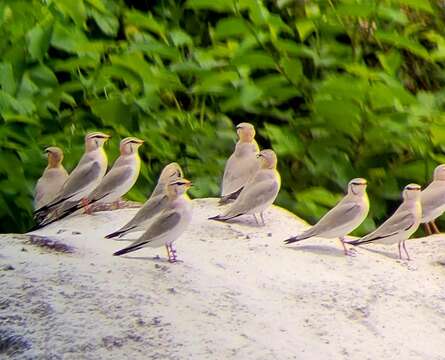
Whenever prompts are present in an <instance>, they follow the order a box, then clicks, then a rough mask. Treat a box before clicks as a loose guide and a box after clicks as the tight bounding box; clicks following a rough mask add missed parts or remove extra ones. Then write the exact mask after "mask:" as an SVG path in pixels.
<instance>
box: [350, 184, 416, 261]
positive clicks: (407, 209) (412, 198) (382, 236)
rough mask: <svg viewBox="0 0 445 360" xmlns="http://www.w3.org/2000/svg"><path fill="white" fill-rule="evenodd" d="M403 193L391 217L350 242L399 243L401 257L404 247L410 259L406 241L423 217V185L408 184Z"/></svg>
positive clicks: (356, 243) (352, 243)
mask: <svg viewBox="0 0 445 360" xmlns="http://www.w3.org/2000/svg"><path fill="white" fill-rule="evenodd" d="M402 194H403V202H402V204H401V205H400V206H399V207H398V209H397V210H396V211H395V212H394V214H393V215H392V216H391V217H390V218H388V219H387V220H386V221H385V222H384V223H383V224H382V225H380V226H379V227H378V228H377V229H376V230H374V231H373V232H371V233H370V234H368V235H366V236H363V237H362V238H360V239H357V240H354V241H350V242H348V244H351V245H362V244H368V243H371V242H375V243H381V244H386V245H391V244H395V243H397V244H398V248H399V259H402V250H401V248H402V247H403V250H404V251H405V254H406V257H407V260H410V256H409V254H408V251H407V249H406V245H405V241H406V240H407V239H408V238H409V237H410V236H411V235H412V234H414V233H415V231H416V230H417V228H418V227H419V225H420V221H421V219H422V206H421V202H420V197H421V187H420V185H417V184H408V185H406V186H405V188H404V189H403V193H402Z"/></svg>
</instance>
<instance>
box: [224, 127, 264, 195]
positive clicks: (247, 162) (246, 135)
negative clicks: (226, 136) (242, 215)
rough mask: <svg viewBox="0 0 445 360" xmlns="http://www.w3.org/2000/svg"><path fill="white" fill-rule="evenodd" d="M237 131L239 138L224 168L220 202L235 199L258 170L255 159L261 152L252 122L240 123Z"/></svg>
mask: <svg viewBox="0 0 445 360" xmlns="http://www.w3.org/2000/svg"><path fill="white" fill-rule="evenodd" d="M236 133H237V134H238V139H239V140H238V142H237V143H236V145H235V151H234V152H233V154H232V155H230V157H229V159H228V160H227V163H226V166H225V169H224V176H223V180H222V186H221V199H220V204H226V203H227V202H229V201H230V200H235V199H236V198H237V197H238V195H239V194H240V192H241V190H242V189H243V187H244V185H245V184H246V183H247V182H248V181H249V179H250V178H251V177H252V175H253V174H255V172H256V171H257V170H258V162H256V161H254V160H255V157H256V155H257V154H258V152H259V147H258V144H257V143H256V141H255V128H254V127H253V125H252V124H249V123H240V124H238V125H237V126H236Z"/></svg>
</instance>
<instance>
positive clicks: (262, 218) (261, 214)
mask: <svg viewBox="0 0 445 360" xmlns="http://www.w3.org/2000/svg"><path fill="white" fill-rule="evenodd" d="M260 217H261V221H262V222H263V226H266V222H265V221H264V214H263V212H260Z"/></svg>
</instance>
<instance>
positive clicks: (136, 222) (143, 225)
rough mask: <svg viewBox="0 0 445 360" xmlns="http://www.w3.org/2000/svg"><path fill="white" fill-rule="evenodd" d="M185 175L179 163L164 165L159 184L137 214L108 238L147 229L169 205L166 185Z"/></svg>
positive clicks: (107, 236)
mask: <svg viewBox="0 0 445 360" xmlns="http://www.w3.org/2000/svg"><path fill="white" fill-rule="evenodd" d="M182 177H183V173H182V169H181V167H180V166H179V165H178V164H177V163H175V162H174V163H170V164H168V165H167V166H165V167H164V169H163V170H162V172H161V175H160V176H159V180H158V184H157V185H156V187H155V189H154V190H153V193H152V194H151V196H150V197H149V198H148V200H147V201H146V202H145V203H144V205H143V206H142V207H141V208H140V209H139V211H138V212H137V213H136V215H135V216H134V217H133V218H132V219H131V220H130V221H129V222H128V223H126V224H125V225H124V226H122V227H121V228H120V229H119V230H117V231H115V232H112V233H111V234H108V235H106V236H105V237H106V238H107V239H111V238H114V237H122V236H125V235H128V234H130V233H133V232H136V231H143V230H146V229H147V227H148V225H149V224H150V222H151V221H152V220H153V219H154V218H155V217H156V216H157V215H159V214H160V213H161V212H162V210H164V209H165V207H166V206H167V205H168V203H169V200H168V195H167V193H166V192H165V191H166V189H167V187H166V185H167V184H168V183H170V182H172V181H175V180H178V179H180V178H182Z"/></svg>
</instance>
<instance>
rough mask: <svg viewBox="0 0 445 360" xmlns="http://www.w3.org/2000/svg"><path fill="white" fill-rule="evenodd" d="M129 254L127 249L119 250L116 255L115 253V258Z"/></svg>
mask: <svg viewBox="0 0 445 360" xmlns="http://www.w3.org/2000/svg"><path fill="white" fill-rule="evenodd" d="M127 252H128V250H127V249H126V248H125V249H121V250H118V251H116V252H115V253H113V256H119V255H123V254H126V253H127Z"/></svg>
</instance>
